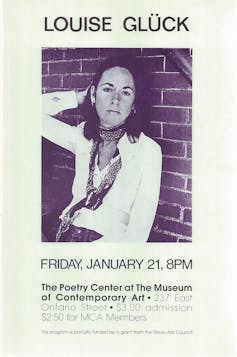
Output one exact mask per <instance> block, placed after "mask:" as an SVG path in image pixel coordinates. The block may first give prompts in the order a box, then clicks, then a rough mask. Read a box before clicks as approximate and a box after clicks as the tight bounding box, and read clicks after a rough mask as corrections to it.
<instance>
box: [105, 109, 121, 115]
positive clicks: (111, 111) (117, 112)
mask: <svg viewBox="0 0 237 357" xmlns="http://www.w3.org/2000/svg"><path fill="white" fill-rule="evenodd" d="M107 112H108V113H112V114H120V111H119V110H114V109H108V110H107Z"/></svg>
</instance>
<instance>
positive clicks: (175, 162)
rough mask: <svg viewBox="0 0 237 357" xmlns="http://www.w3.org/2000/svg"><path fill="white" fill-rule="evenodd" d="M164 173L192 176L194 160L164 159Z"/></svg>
mask: <svg viewBox="0 0 237 357" xmlns="http://www.w3.org/2000/svg"><path fill="white" fill-rule="evenodd" d="M162 167H163V171H168V172H174V173H176V172H177V173H180V174H185V175H191V173H192V160H190V159H178V158H177V159H176V158H170V157H163V165H162Z"/></svg>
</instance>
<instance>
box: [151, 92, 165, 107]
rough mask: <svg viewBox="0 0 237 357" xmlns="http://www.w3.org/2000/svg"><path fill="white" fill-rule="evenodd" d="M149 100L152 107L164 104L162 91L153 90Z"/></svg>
mask: <svg viewBox="0 0 237 357" xmlns="http://www.w3.org/2000/svg"><path fill="white" fill-rule="evenodd" d="M149 100H150V103H151V105H160V104H162V102H161V90H160V89H151V91H150V98H149ZM155 109H156V108H155Z"/></svg>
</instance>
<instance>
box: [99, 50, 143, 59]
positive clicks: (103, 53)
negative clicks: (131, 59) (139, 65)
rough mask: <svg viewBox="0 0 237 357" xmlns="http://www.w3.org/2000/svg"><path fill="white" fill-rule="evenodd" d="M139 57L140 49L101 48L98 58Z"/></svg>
mask: <svg viewBox="0 0 237 357" xmlns="http://www.w3.org/2000/svg"><path fill="white" fill-rule="evenodd" d="M122 55H123V56H125V55H129V56H140V55H141V49H140V48H101V49H100V57H104V58H106V57H116V56H122Z"/></svg>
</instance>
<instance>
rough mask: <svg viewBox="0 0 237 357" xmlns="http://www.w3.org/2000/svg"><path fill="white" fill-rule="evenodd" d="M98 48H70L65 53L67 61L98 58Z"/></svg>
mask: <svg viewBox="0 0 237 357" xmlns="http://www.w3.org/2000/svg"><path fill="white" fill-rule="evenodd" d="M98 57H99V49H98V48H70V49H67V50H66V51H65V59H81V58H98Z"/></svg>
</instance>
